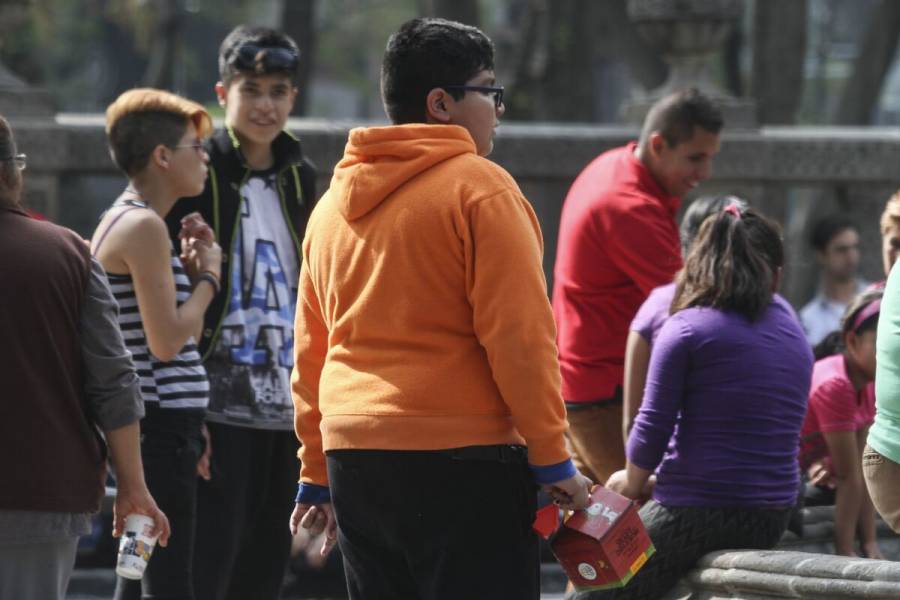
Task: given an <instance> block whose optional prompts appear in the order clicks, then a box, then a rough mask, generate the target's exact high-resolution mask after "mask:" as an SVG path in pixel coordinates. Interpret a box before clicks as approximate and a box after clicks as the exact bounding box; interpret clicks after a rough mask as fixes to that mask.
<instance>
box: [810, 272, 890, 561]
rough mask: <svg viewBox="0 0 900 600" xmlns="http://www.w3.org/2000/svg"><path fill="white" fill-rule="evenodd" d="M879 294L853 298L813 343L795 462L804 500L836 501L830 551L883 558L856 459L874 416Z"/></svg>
mask: <svg viewBox="0 0 900 600" xmlns="http://www.w3.org/2000/svg"><path fill="white" fill-rule="evenodd" d="M881 298H882V290H879V289H875V290H872V291H868V292H864V293H862V294H860V295H859V296H857V297H856V298H854V299H853V301H852V302H851V303H850V305H849V306H848V307H847V309H846V310H845V311H844V315H843V317H842V318H841V328H840V330H839V331H838V332H834V334H831V335H829V336H827V337H826V338H825V340H824V341H823V342H822V343H821V344H820V345H819V346H817V347H816V354H817V356H824V358H821V359H820V360H819V361H817V362H816V365H815V368H814V369H813V375H812V387H811V388H810V391H809V408H808V409H807V413H806V420H805V421H804V423H803V430H802V431H801V437H800V439H801V443H800V466H801V468H802V469H803V470H804V472H806V473H807V474H808V476H809V477H810V483H808V484H807V485H806V492H805V496H806V498H805V504H806V505H807V506H815V505H822V504H834V507H835V512H834V547H835V552H836V553H837V554H843V555H845V556H856V555H857V554H858V553H859V554H862V555H864V556H866V557H868V558H883V556H882V555H881V550H880V549H879V548H878V541H877V539H876V537H875V509H874V508H873V506H872V501H871V499H870V498H869V493H868V491H867V490H866V486H865V481H864V478H863V470H862V464H861V461H862V456H863V450H864V448H865V444H866V437H867V436H868V431H869V426H870V425H872V422H873V421H874V418H875V384H874V381H875V339H876V333H877V329H878V316H879V314H880V310H881ZM826 346H830V347H826ZM857 531H858V532H859V537H860V546H859V552H857V549H856V545H855V539H856V533H857Z"/></svg>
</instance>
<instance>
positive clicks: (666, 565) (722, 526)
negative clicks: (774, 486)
mask: <svg viewBox="0 0 900 600" xmlns="http://www.w3.org/2000/svg"><path fill="white" fill-rule="evenodd" d="M640 515H641V520H642V521H643V522H644V525H645V526H646V527H647V533H649V534H650V539H651V540H652V541H653V545H654V546H655V547H656V553H655V554H654V555H653V556H651V557H650V559H649V560H648V561H647V564H645V565H644V566H643V568H641V570H640V571H638V572H637V575H635V576H634V578H633V579H632V580H631V581H630V582H628V584H627V585H626V586H625V587H624V588H620V589H614V590H602V591H596V592H587V593H581V594H578V595H577V596H576V597H577V598H578V599H579V600H610V599H615V600H623V599H625V598H628V599H629V600H645V599H650V598H662V596H663V594H665V593H666V592H667V591H669V590H670V589H671V588H672V587H673V586H674V585H675V584H676V583H677V582H678V580H679V579H681V577H683V576H684V575H685V574H687V572H688V571H689V570H690V569H692V568H693V567H694V565H695V564H696V562H697V560H699V559H700V557H701V556H703V555H704V554H706V553H708V552H712V551H713V550H726V549H735V550H738V549H745V548H760V549H768V548H772V547H773V546H774V545H775V544H777V543H778V540H779V539H780V538H781V534H782V533H784V530H785V527H787V521H788V517H789V515H790V509H787V508H785V509H764V508H707V507H699V506H698V507H674V506H673V507H665V506H663V505H662V504H658V503H656V502H654V501H652V500H651V501H650V502H648V503H647V504H645V505H644V506H643V507H642V508H641V511H640Z"/></svg>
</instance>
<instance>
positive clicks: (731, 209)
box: [722, 203, 741, 221]
mask: <svg viewBox="0 0 900 600" xmlns="http://www.w3.org/2000/svg"><path fill="white" fill-rule="evenodd" d="M722 210H724V211H725V212H727V213H728V214H729V215H732V216H733V217H734V218H735V219H737V220H738V221H740V220H741V209H740V208H739V207H738V205H737V204H734V203H732V204H729V205H728V206H726V207H725V208H723V209H722Z"/></svg>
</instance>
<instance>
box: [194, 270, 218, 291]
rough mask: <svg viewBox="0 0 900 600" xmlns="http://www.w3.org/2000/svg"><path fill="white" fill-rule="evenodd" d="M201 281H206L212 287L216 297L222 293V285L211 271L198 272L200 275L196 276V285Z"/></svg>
mask: <svg viewBox="0 0 900 600" xmlns="http://www.w3.org/2000/svg"><path fill="white" fill-rule="evenodd" d="M201 281H208V282H209V284H210V285H211V286H213V289H214V290H215V292H216V295H218V293H219V292H221V291H222V284H221V283H219V278H218V277H216V274H215V273H213V272H212V271H200V273H198V274H197V283H200V282H201Z"/></svg>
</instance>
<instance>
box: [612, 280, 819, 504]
mask: <svg viewBox="0 0 900 600" xmlns="http://www.w3.org/2000/svg"><path fill="white" fill-rule="evenodd" d="M812 366H813V356H812V352H811V351H810V348H809V345H808V344H807V342H806V338H805V337H804V335H803V330H802V328H801V327H800V324H799V323H798V321H797V318H796V316H795V314H794V312H793V310H792V309H791V307H790V306H789V305H788V304H787V302H785V301H784V300H783V299H781V298H779V297H777V296H776V297H775V298H774V299H773V301H772V302H771V304H770V305H769V307H768V308H767V309H766V311H765V312H764V313H763V314H762V315H761V316H760V318H759V319H758V320H756V321H755V322H751V321H749V320H748V319H747V318H746V317H744V316H743V315H740V314H738V313H735V312H731V311H727V312H725V311H720V310H717V309H713V308H706V307H696V308H689V309H685V310H682V311H680V312H678V313H676V314H675V315H672V316H671V317H670V318H669V319H668V320H667V321H666V322H665V324H664V325H663V326H662V329H660V331H659V336H658V337H657V339H656V340H655V343H654V344H653V353H652V355H651V358H650V367H649V372H648V375H647V384H646V388H645V390H644V400H643V404H642V405H641V410H640V413H638V416H637V419H636V421H635V425H634V427H633V429H632V431H631V434H630V435H629V438H628V444H627V449H626V450H627V456H628V460H630V461H631V462H632V463H633V464H635V465H637V466H638V467H641V468H643V469H647V470H649V471H653V470H657V467H659V468H658V470H657V483H656V489H655V491H654V494H653V497H654V499H655V500H656V501H657V502H659V503H660V504H663V505H666V506H715V507H751V506H754V507H757V506H759V507H761V506H765V507H787V506H791V505H792V504H793V503H794V501H795V500H796V495H797V488H798V485H799V479H798V477H799V472H798V468H797V451H798V447H799V437H800V427H801V425H802V424H803V418H804V415H805V413H806V402H807V395H808V392H809V384H810V377H811V372H812ZM670 438H671V444H670V443H669V440H670ZM667 446H668V448H667Z"/></svg>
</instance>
